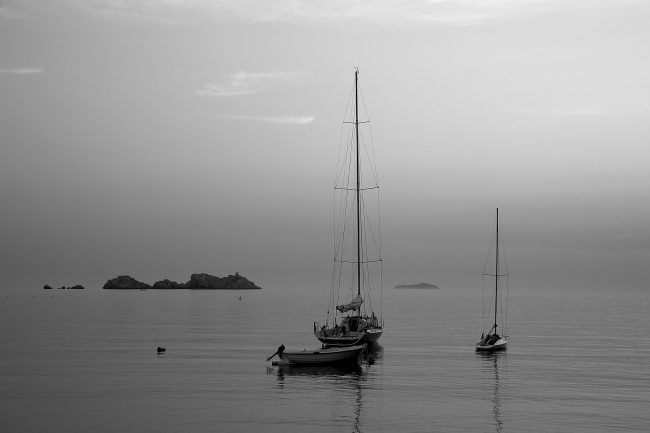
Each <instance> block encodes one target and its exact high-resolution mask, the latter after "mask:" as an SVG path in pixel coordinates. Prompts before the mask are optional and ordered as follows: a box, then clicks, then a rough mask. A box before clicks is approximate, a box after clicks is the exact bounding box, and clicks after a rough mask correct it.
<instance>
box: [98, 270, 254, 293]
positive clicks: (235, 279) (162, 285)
mask: <svg viewBox="0 0 650 433" xmlns="http://www.w3.org/2000/svg"><path fill="white" fill-rule="evenodd" d="M104 289H116V290H148V289H157V290H176V289H191V290H251V289H261V287H259V286H257V285H256V284H255V283H253V282H252V281H250V280H248V279H247V278H246V277H242V276H241V275H239V272H235V275H228V276H227V277H223V278H220V277H215V276H213V275H208V274H192V276H191V277H190V280H189V281H188V282H187V283H177V282H176V281H171V280H161V281H156V282H155V283H154V284H153V286H151V285H149V284H147V283H143V282H141V281H138V280H136V279H135V278H133V277H130V276H128V275H120V276H118V277H117V278H113V279H110V280H108V281H107V282H106V284H104Z"/></svg>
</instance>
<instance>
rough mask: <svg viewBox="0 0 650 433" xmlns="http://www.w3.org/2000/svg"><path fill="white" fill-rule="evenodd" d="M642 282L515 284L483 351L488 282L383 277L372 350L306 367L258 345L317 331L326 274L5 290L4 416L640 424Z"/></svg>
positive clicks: (250, 423)
mask: <svg viewBox="0 0 650 433" xmlns="http://www.w3.org/2000/svg"><path fill="white" fill-rule="evenodd" d="M240 296H241V300H240V299H239V297H240ZM649 298H650V297H649V296H648V295H646V294H638V293H585V292H571V291H566V292H552V293H534V292H526V291H521V292H516V293H515V292H514V291H513V290H512V289H511V294H510V302H509V310H508V311H509V317H508V319H509V321H508V334H509V335H510V343H509V349H508V350H507V351H506V352H502V353H499V354H497V355H481V354H477V353H475V352H474V348H473V344H474V342H475V341H476V340H477V338H478V337H479V336H480V333H481V326H482V319H481V314H482V306H481V293H480V289H479V292H478V293H477V292H475V291H470V290H463V291H452V290H446V289H444V288H443V289H441V290H392V289H388V290H385V291H384V317H385V321H386V327H387V329H386V332H385V333H384V335H383V337H382V338H381V340H380V344H379V345H378V346H377V347H376V348H374V349H373V351H372V355H373V357H374V358H375V359H376V362H375V363H374V364H372V365H369V364H367V363H365V362H363V361H365V358H364V359H363V360H362V362H361V363H360V365H359V366H358V368H349V367H348V368H336V367H309V368H305V367H277V366H272V365H271V363H267V362H265V361H266V357H267V356H269V355H271V354H272V353H273V352H274V351H275V350H276V348H277V347H278V346H279V345H280V344H284V345H285V346H286V347H287V349H302V348H316V347H318V342H317V341H316V339H315V338H314V337H313V336H312V334H311V330H312V322H313V321H315V320H320V319H323V314H322V312H323V305H321V303H323V302H326V299H327V294H321V293H319V292H318V290H311V289H305V288H276V289H264V290H261V291H242V292H233V291H185V290H180V291H155V290H149V291H102V290H91V289H87V290H84V291H70V290H52V291H41V292H38V293H36V292H34V293H30V294H29V295H19V294H12V295H9V296H3V297H2V298H1V299H0V325H1V336H0V339H1V340H0V341H1V342H2V347H1V348H0V431H2V432H45V431H47V432H68V433H69V432H217V431H218V432H262V431H263V432H307V431H309V432H315V433H317V432H378V431H383V432H431V431H440V432H490V431H496V432H549V431H571V432H612V431H647V430H648V426H650V415H648V413H649V411H648V407H650V367H649V366H650V363H649V361H648V359H650V339H649V338H648V330H650V320H649V319H648V311H650V299H649ZM158 346H163V347H166V348H167V351H166V352H165V353H163V354H160V355H159V354H157V352H156V348H157V347H158Z"/></svg>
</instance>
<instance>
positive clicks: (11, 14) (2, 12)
mask: <svg viewBox="0 0 650 433" xmlns="http://www.w3.org/2000/svg"><path fill="white" fill-rule="evenodd" d="M2 18H5V19H10V20H13V19H24V18H25V15H23V14H21V13H19V12H16V11H15V10H13V9H9V7H7V6H2V7H0V19H2Z"/></svg>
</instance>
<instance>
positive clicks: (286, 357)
mask: <svg viewBox="0 0 650 433" xmlns="http://www.w3.org/2000/svg"><path fill="white" fill-rule="evenodd" d="M365 348H366V346H365V345H356V346H349V347H329V348H325V349H316V350H303V351H300V352H283V353H281V354H279V355H280V359H282V360H283V361H287V362H290V363H291V364H300V365H324V364H339V363H340V364H343V363H347V362H357V361H358V359H359V355H360V354H361V352H363V351H364V350H365Z"/></svg>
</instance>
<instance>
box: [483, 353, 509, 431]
mask: <svg viewBox="0 0 650 433" xmlns="http://www.w3.org/2000/svg"><path fill="white" fill-rule="evenodd" d="M506 355H507V352H505V351H497V352H476V356H478V357H480V358H481V360H482V361H483V365H482V367H483V369H482V370H483V372H485V373H488V374H492V375H493V376H494V392H493V394H492V404H493V407H492V416H493V418H494V426H495V431H496V432H497V433H499V432H501V430H502V429H503V422H502V421H501V402H500V401H499V387H500V384H499V364H500V363H501V364H502V365H503V364H505V361H506Z"/></svg>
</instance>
